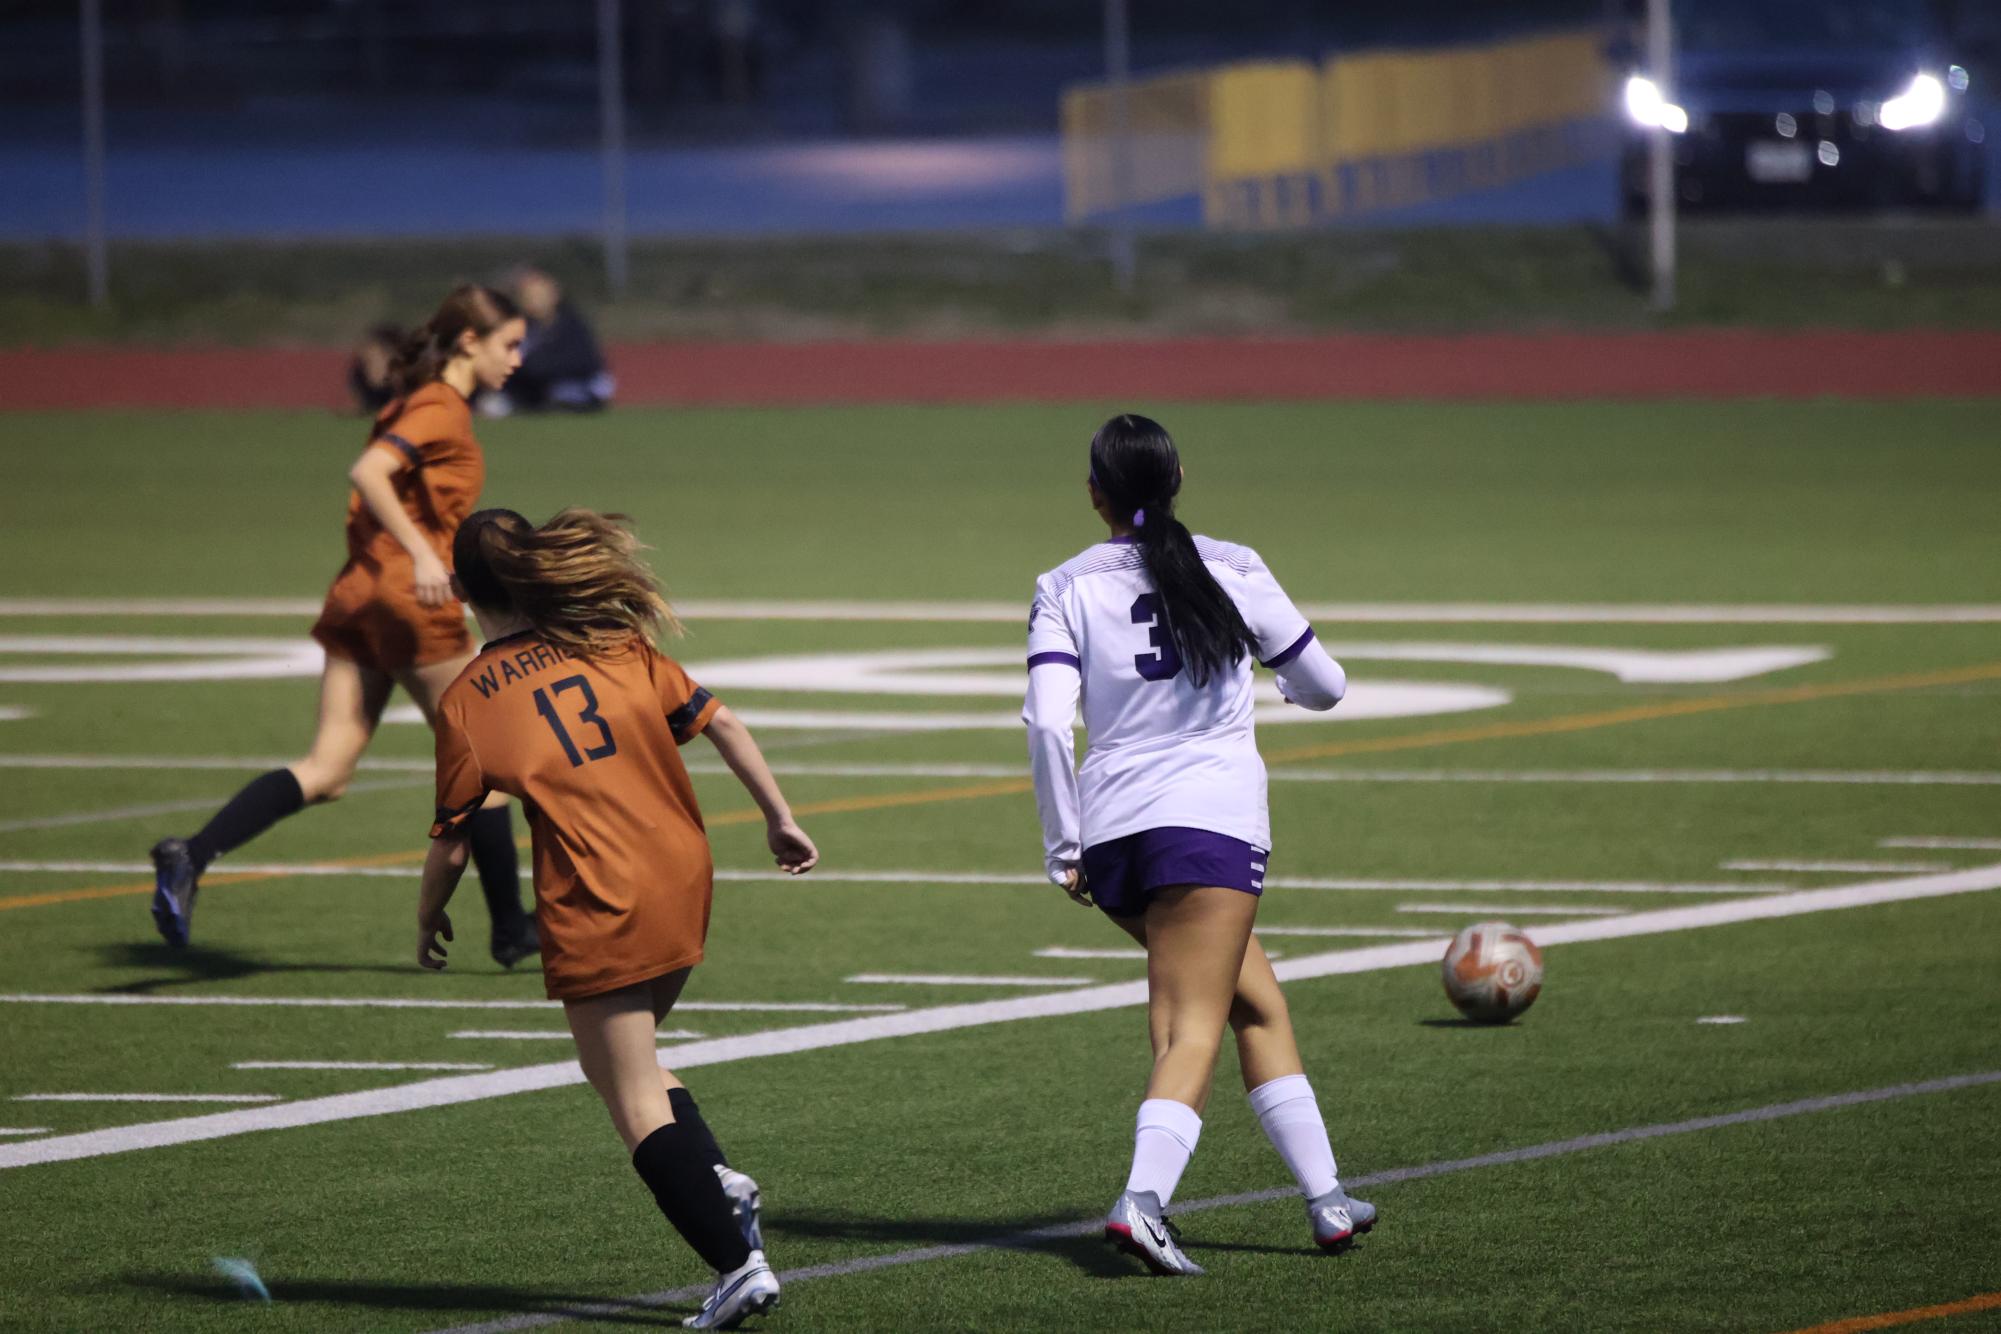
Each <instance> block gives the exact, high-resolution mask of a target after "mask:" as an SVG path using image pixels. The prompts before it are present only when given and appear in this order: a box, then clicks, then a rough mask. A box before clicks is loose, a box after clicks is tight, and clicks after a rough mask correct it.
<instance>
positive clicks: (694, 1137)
mask: <svg viewBox="0 0 2001 1334" xmlns="http://www.w3.org/2000/svg"><path fill="white" fill-rule="evenodd" d="M667 1105H668V1106H669V1107H672V1108H673V1109H674V1124H675V1125H678V1126H686V1127H687V1129H688V1143H689V1145H690V1146H691V1147H693V1148H695V1149H696V1150H697V1151H698V1152H700V1153H701V1154H702V1155H703V1157H704V1159H705V1160H706V1161H707V1162H708V1163H709V1164H710V1166H712V1167H728V1166H729V1165H730V1160H729V1159H727V1158H725V1157H723V1146H722V1145H720V1144H718V1143H716V1137H715V1136H714V1135H713V1134H711V1133H710V1131H709V1123H708V1122H707V1121H704V1120H703V1119H702V1109H701V1108H700V1107H697V1106H696V1105H695V1095H694V1094H692V1093H690V1092H688V1090H686V1089H684V1088H680V1089H668V1090H667Z"/></svg>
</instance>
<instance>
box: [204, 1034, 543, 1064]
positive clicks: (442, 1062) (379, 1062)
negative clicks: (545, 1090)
mask: <svg viewBox="0 0 2001 1334" xmlns="http://www.w3.org/2000/svg"><path fill="white" fill-rule="evenodd" d="M563 1036H564V1037H568V1036H569V1034H567V1033H565V1034H563ZM229 1068H230V1069H232V1070H491V1069H493V1066H492V1065H490V1064H486V1063H482V1062H480V1061H231V1062H230V1063H229Z"/></svg>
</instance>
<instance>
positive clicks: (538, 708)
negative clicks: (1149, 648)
mask: <svg viewBox="0 0 2001 1334" xmlns="http://www.w3.org/2000/svg"><path fill="white" fill-rule="evenodd" d="M1179 667H1180V665H1179V664H1178V663H1177V664H1176V670H1179ZM565 691H575V692H577V693H579V694H581V695H582V696H583V708H582V709H581V710H580V711H579V712H578V713H577V721H578V722H580V723H589V724H590V725H591V726H592V727H595V728H596V729H597V732H598V744H596V745H595V746H592V747H591V748H590V749H588V750H586V751H583V752H582V753H581V754H580V753H578V751H577V743H576V742H574V741H572V740H571V739H570V729H569V728H568V727H566V726H564V724H563V718H562V715H561V714H559V713H558V712H557V711H556V704H555V701H554V700H553V699H552V698H551V696H552V695H561V694H563V693H564V692H565ZM535 712H537V713H539V714H541V715H542V719H543V721H544V722H546V723H548V724H549V730H550V731H552V732H554V733H555V734H556V740H558V741H560V742H562V743H563V753H564V754H565V755H567V756H569V757H570V767H571V768H572V769H574V768H577V767H578V766H579V765H581V764H583V763H584V761H586V760H601V759H603V758H605V757H606V756H607V755H616V754H618V742H616V741H614V740H613V739H612V735H611V727H610V725H609V724H607V723H606V722H605V720H604V719H603V718H601V717H599V716H598V697H597V692H596V691H594V690H592V689H591V683H590V682H589V681H587V680H585V679H584V678H583V677H581V676H566V677H564V678H563V679H562V680H560V681H558V682H556V683H555V684H554V685H551V686H549V687H548V688H547V689H543V690H537V691H536V692H535Z"/></svg>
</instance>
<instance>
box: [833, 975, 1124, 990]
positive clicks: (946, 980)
mask: <svg viewBox="0 0 2001 1334" xmlns="http://www.w3.org/2000/svg"><path fill="white" fill-rule="evenodd" d="M847 980H848V981H850V982H853V983H856V984H858V985H862V986H909V987H1086V986H1089V985H1091V984H1092V983H1093V982H1096V981H1097V980H1098V979H1097V978H1095V977H1023V976H1014V975H1010V974H1006V973H987V974H976V973H856V974H855V975H854V976H853V977H850V978H848V979H847Z"/></svg>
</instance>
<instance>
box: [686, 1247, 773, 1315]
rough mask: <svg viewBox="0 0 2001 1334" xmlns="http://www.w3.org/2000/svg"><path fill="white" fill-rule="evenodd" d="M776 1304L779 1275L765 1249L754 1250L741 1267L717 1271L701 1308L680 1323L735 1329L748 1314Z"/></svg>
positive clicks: (760, 1313)
mask: <svg viewBox="0 0 2001 1334" xmlns="http://www.w3.org/2000/svg"><path fill="white" fill-rule="evenodd" d="M776 1305H778V1276H777V1275H776V1274H774V1273H772V1272H771V1266H770V1265H768V1264H766V1263H765V1261H764V1252H763V1251H752V1252H751V1253H750V1259H748V1260H745V1261H744V1262H743V1265H742V1266H741V1267H740V1268H738V1269H736V1270H734V1271H733V1272H731V1273H728V1274H719V1275H717V1277H716V1286H715V1290H714V1291H713V1292H711V1293H710V1294H709V1299H708V1300H707V1301H705V1302H703V1303H702V1309H701V1310H700V1311H699V1312H697V1313H696V1314H694V1315H691V1316H689V1317H688V1318H687V1319H686V1320H683V1321H682V1322H681V1323H682V1324H683V1325H685V1326H686V1327H687V1328H689V1329H735V1328H736V1327H737V1326H738V1325H739V1324H741V1323H742V1322H743V1320H744V1318H745V1317H746V1316H753V1315H762V1314H764V1313H765V1312H766V1311H769V1310H770V1309H771V1308H772V1307H774V1306H776Z"/></svg>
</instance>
